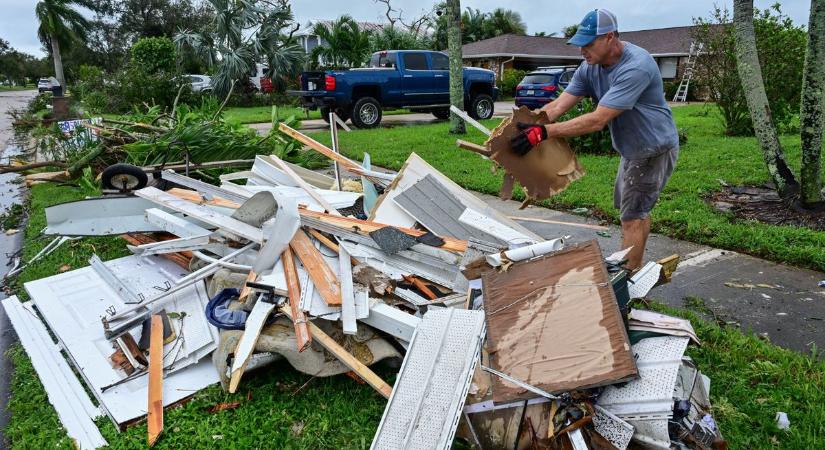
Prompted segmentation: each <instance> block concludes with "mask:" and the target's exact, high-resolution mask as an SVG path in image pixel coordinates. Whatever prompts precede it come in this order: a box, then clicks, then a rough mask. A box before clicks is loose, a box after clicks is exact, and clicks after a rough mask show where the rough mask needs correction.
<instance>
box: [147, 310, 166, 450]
mask: <svg viewBox="0 0 825 450" xmlns="http://www.w3.org/2000/svg"><path fill="white" fill-rule="evenodd" d="M147 410H148V411H149V413H148V414H147V416H146V425H147V429H148V444H149V447H151V446H153V445H155V442H157V440H158V438H159V437H160V433H161V431H163V319H162V318H161V317H160V315H158V314H155V315H153V316H152V329H151V334H150V335H149V402H148V406H147Z"/></svg>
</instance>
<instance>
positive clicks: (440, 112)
mask: <svg viewBox="0 0 825 450" xmlns="http://www.w3.org/2000/svg"><path fill="white" fill-rule="evenodd" d="M433 115H434V116H435V118H436V119H441V120H444V119H449V118H450V110H449V109H447V108H444V109H436V110H435V111H433Z"/></svg>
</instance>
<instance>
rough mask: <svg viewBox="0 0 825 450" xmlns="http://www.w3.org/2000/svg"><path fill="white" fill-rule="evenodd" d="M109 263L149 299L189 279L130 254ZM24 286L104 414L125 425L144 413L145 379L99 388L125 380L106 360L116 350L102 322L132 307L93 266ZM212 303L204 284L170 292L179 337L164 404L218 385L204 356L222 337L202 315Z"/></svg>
mask: <svg viewBox="0 0 825 450" xmlns="http://www.w3.org/2000/svg"><path fill="white" fill-rule="evenodd" d="M105 264H106V266H107V267H108V268H109V270H111V271H112V273H114V274H115V275H116V276H118V277H119V278H120V279H122V280H123V281H124V283H127V284H129V285H130V286H132V287H133V289H134V290H135V292H137V293H139V294H142V295H143V296H144V297H145V298H151V297H153V296H155V295H157V294H159V293H161V292H162V291H164V290H166V289H169V288H170V287H171V286H172V285H173V283H174V280H176V279H178V278H180V277H181V276H184V275H186V274H187V272H186V271H185V270H184V269H182V268H180V267H179V266H177V265H176V264H175V263H173V262H171V261H169V260H167V259H165V258H162V257H158V256H148V257H140V256H127V257H125V258H119V259H115V260H112V261H107V262H106V263H105ZM25 288H26V290H27V291H28V293H29V295H30V296H31V298H32V300H33V301H34V304H35V305H36V306H37V309H38V311H40V314H41V315H42V316H43V318H44V320H45V321H46V323H47V324H48V326H49V328H50V329H51V331H52V332H53V333H54V334H55V336H56V337H57V339H58V340H59V341H60V343H61V344H62V346H63V348H65V349H66V352H67V354H68V356H69V358H70V360H71V361H72V363H73V364H74V366H75V367H76V368H77V369H78V370H79V371H80V373H81V375H82V376H83V378H84V380H85V381H86V384H87V385H88V386H89V387H90V389H91V391H92V393H93V394H94V395H95V396H96V397H97V399H98V401H99V402H100V403H101V406H102V407H103V409H104V410H105V411H106V413H107V415H108V416H109V417H110V418H111V419H112V420H113V421H114V422H116V423H118V424H120V423H124V422H128V421H131V420H133V419H137V418H139V417H141V416H143V415H144V414H146V399H147V398H148V393H147V381H148V380H147V378H146V377H145V376H144V377H138V378H136V379H133V380H131V381H129V382H126V383H123V384H121V385H119V386H116V387H114V388H111V389H108V390H106V391H105V392H101V388H102V387H104V386H107V385H110V384H112V383H115V382H118V381H121V380H122V379H124V378H125V377H126V374H125V373H123V372H122V371H119V370H115V369H113V368H112V365H111V363H110V361H109V356H110V355H111V354H112V353H114V351H115V350H114V348H113V347H112V343H110V342H109V341H108V340H107V339H106V337H105V336H104V334H103V326H102V325H101V321H100V318H101V317H106V316H109V315H110V314H111V313H112V312H115V313H116V312H117V311H120V310H122V309H124V308H125V307H126V306H127V305H125V304H124V303H122V300H121V299H120V297H119V296H118V295H117V294H116V292H115V291H114V290H113V289H112V288H111V287H109V285H107V284H106V282H104V281H103V279H101V278H100V276H98V274H97V273H96V272H95V271H94V269H92V268H91V267H84V268H82V269H77V270H72V271H70V272H65V273H61V274H58V275H54V276H51V277H48V278H41V279H39V280H35V281H31V282H28V283H26V284H25ZM208 301H209V298H208V296H207V294H206V289H205V287H204V285H203V283H196V284H194V285H192V286H190V287H188V288H185V289H182V290H180V291H178V292H176V293H175V294H172V295H171V296H170V297H169V299H168V300H167V301H166V302H165V303H164V308H165V309H166V312H167V313H169V314H170V316H171V317H170V320H171V323H172V326H173V327H174V328H175V333H176V335H177V336H178V338H177V339H175V340H174V341H172V342H170V343H168V344H166V345H165V346H164V355H165V357H164V372H165V378H164V382H163V402H164V405H169V404H172V403H174V402H177V401H179V400H182V399H184V398H186V397H188V396H189V395H192V394H194V393H195V392H197V391H198V390H200V389H203V388H204V387H206V386H208V385H210V384H213V383H217V382H218V376H217V373H216V371H215V369H214V367H213V366H212V363H211V361H209V360H208V358H204V356H206V355H208V354H209V353H211V352H212V350H214V349H215V347H216V344H215V343H216V342H217V338H218V334H217V330H216V329H215V328H214V327H212V326H210V325H209V323H208V322H206V318H205V317H204V314H203V311H204V308H205V307H206V303H207V302H208ZM140 331H141V327H140V326H137V327H135V328H134V329H133V330H131V333H132V336H134V338H135V339H136V340H139V339H140Z"/></svg>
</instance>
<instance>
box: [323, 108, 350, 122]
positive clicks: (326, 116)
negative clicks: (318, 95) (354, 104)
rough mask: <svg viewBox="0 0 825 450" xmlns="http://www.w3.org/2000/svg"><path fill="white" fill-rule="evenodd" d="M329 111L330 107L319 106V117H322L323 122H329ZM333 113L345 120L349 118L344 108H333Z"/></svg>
mask: <svg viewBox="0 0 825 450" xmlns="http://www.w3.org/2000/svg"><path fill="white" fill-rule="evenodd" d="M329 111H330V108H329V107H326V106H322V107H321V108H320V112H321V118H322V119H324V122H326V123H329ZM335 114H338V118H339V119H341V120H343V121H344V122H346V121H347V120H348V119H349V112H348V111H346V110H345V109H344V108H335Z"/></svg>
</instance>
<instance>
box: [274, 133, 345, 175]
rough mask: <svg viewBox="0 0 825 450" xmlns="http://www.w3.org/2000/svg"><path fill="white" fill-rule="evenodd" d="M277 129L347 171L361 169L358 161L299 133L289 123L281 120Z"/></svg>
mask: <svg viewBox="0 0 825 450" xmlns="http://www.w3.org/2000/svg"><path fill="white" fill-rule="evenodd" d="M278 129H279V130H280V131H281V132H282V133H284V134H286V135H288V136H289V137H291V138H293V139H295V140H296V141H298V142H300V143H302V144H304V145H306V146H307V147H309V148H311V149H313V150H315V151H316V152H318V153H320V154H322V155H324V156H326V157H327V158H329V159H331V160H333V161H337V162H338V163H339V164H341V165H342V166H343V167H344V168H345V169H347V170H349V171H352V172H355V171H358V170H359V169H361V166H360V165H358V163H356V162H355V161H353V160H351V159H349V158H347V157H346V156H343V155H341V154H338V153H336V152H335V151H333V150H332V149H331V148H329V147H327V146H326V145H324V144H322V143H320V142H318V141H316V140H315V139H312V138H311V137H309V136H307V135H305V134H303V133H301V132H300V131H298V130H295V129H294V128H291V127H290V126H289V125H287V124H285V123H283V122H281V125H280V126H279V127H278Z"/></svg>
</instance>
